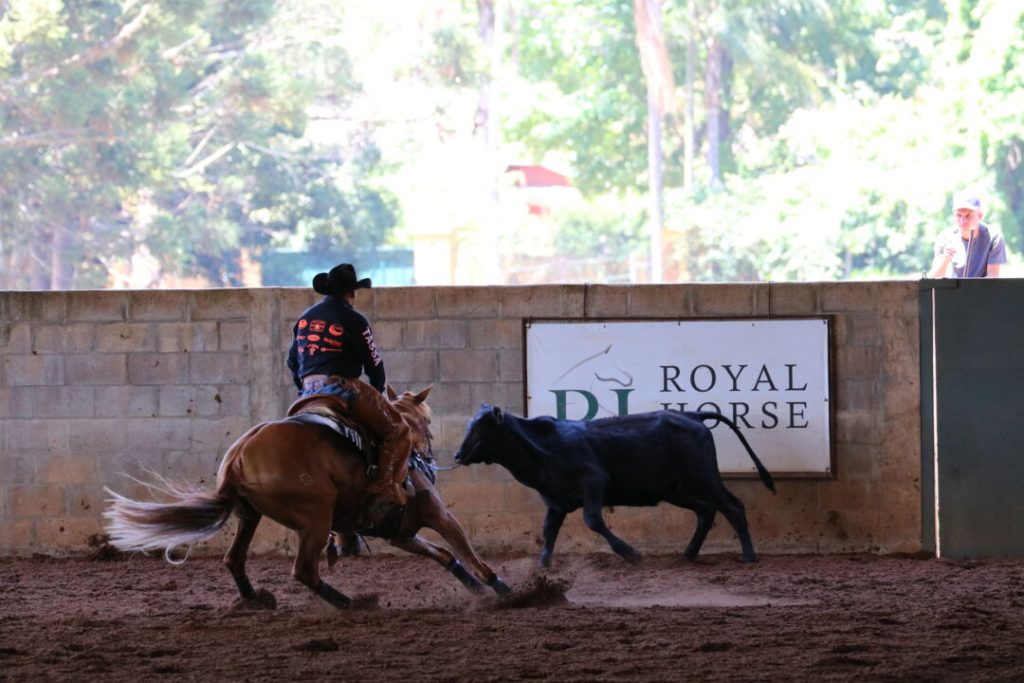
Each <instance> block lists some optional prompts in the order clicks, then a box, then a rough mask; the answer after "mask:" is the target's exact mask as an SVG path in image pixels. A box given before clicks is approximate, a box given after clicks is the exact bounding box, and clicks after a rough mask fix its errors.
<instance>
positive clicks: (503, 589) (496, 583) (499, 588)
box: [487, 574, 512, 595]
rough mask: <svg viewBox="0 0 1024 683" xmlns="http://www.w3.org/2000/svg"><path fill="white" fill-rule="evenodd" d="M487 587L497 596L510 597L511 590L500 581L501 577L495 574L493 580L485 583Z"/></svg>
mask: <svg viewBox="0 0 1024 683" xmlns="http://www.w3.org/2000/svg"><path fill="white" fill-rule="evenodd" d="M487 585H488V586H490V587H491V588H493V589H494V592H495V593H497V594H498V595H512V589H511V588H509V585H508V584H507V583H505V582H504V581H502V580H501V577H500V576H498V575H497V574H495V575H494V578H493V579H491V580H490V581H488V582H487Z"/></svg>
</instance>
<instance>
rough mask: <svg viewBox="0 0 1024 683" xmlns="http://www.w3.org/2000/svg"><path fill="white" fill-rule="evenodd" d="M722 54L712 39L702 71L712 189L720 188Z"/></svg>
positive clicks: (719, 47) (716, 40) (718, 44)
mask: <svg viewBox="0 0 1024 683" xmlns="http://www.w3.org/2000/svg"><path fill="white" fill-rule="evenodd" d="M723 52H724V49H723V48H722V44H721V43H720V42H718V39H717V38H712V39H711V43H710V45H708V58H707V66H706V68H705V69H704V87H705V92H704V110H705V112H706V116H705V119H706V121H707V127H708V135H707V138H708V168H709V170H710V172H711V187H712V188H719V187H721V186H722V163H721V158H720V156H719V150H720V145H721V144H722V131H721V128H720V126H721V114H722V101H721V94H722V65H723Z"/></svg>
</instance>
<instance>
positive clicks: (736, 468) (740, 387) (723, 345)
mask: <svg viewBox="0 0 1024 683" xmlns="http://www.w3.org/2000/svg"><path fill="white" fill-rule="evenodd" d="M828 367H829V363H828V320H827V319H825V318H815V319H800V320H778V319H772V320H749V319H748V320H678V321H676V320H672V321H604V322H566V321H538V320H534V321H528V322H527V323H526V411H527V414H528V415H530V416H537V415H551V416H553V417H558V418H567V419H573V420H590V419H594V418H599V417H610V416H614V415H631V414H636V413H644V412H648V411H653V410H661V409H667V410H681V411H715V412H720V413H721V414H722V415H725V416H726V417H728V418H729V419H731V420H732V421H733V422H735V423H736V424H737V426H738V427H739V428H740V430H741V431H742V432H743V434H744V436H745V437H746V438H747V441H748V442H749V443H750V445H751V447H752V448H753V449H754V452H755V453H757V456H758V457H759V458H760V459H761V461H762V462H763V463H764V465H765V467H767V468H768V470H769V471H770V472H772V473H773V474H779V473H799V474H804V473H828V472H829V471H830V468H831V461H832V459H831V436H830V429H829V426H830V411H829V386H828V381H829V370H828ZM708 426H712V424H711V423H710V422H709V423H708ZM713 429H714V434H715V446H716V448H717V450H718V463H719V467H720V468H721V470H722V471H723V472H732V473H746V472H754V471H755V470H754V465H753V463H752V462H751V460H750V456H749V455H747V452H746V450H745V449H744V448H743V445H742V444H741V443H740V442H739V439H737V438H736V435H735V434H733V432H732V430H731V429H729V427H728V426H726V425H723V424H721V423H714V426H713ZM637 448H643V445H642V444H637Z"/></svg>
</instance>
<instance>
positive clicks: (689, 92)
mask: <svg viewBox="0 0 1024 683" xmlns="http://www.w3.org/2000/svg"><path fill="white" fill-rule="evenodd" d="M687 12H688V16H689V22H688V23H689V25H688V26H687V29H686V109H685V111H684V112H683V190H685V191H686V194H687V195H692V194H693V162H694V155H695V154H696V149H695V148H694V144H693V127H694V106H693V82H694V80H695V76H694V71H695V69H696V62H697V39H696V32H697V2H696V0H690V2H689V3H688V8H687Z"/></svg>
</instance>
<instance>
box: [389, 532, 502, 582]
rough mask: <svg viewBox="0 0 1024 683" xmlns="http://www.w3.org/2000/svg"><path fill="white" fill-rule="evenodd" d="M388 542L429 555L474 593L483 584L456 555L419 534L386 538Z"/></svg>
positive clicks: (412, 551) (408, 550)
mask: <svg viewBox="0 0 1024 683" xmlns="http://www.w3.org/2000/svg"><path fill="white" fill-rule="evenodd" d="M388 543H390V544H391V545H393V546H394V547H396V548H400V549H402V550H404V551H406V552H409V553H413V554H414V555H422V556H424V557H429V558H430V559H432V560H433V561H434V562H437V563H438V564H439V565H441V566H442V567H444V568H445V569H446V570H448V571H449V572H450V573H451V574H452V576H454V577H455V578H457V579H458V580H459V581H460V582H462V585H463V586H465V587H466V588H468V589H470V590H471V591H473V592H475V593H479V592H480V591H482V590H483V588H484V585H483V584H482V583H480V582H479V581H478V580H477V579H476V577H475V576H473V575H472V574H470V573H469V572H468V571H467V570H466V568H465V567H463V566H462V563H461V562H459V559H458V558H457V557H455V556H454V555H452V554H451V553H450V552H448V551H447V550H446V549H445V548H442V547H441V546H439V545H434V544H433V543H430V542H429V541H427V540H426V539H424V538H421V537H419V536H411V537H405V538H392V539H389V540H388Z"/></svg>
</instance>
